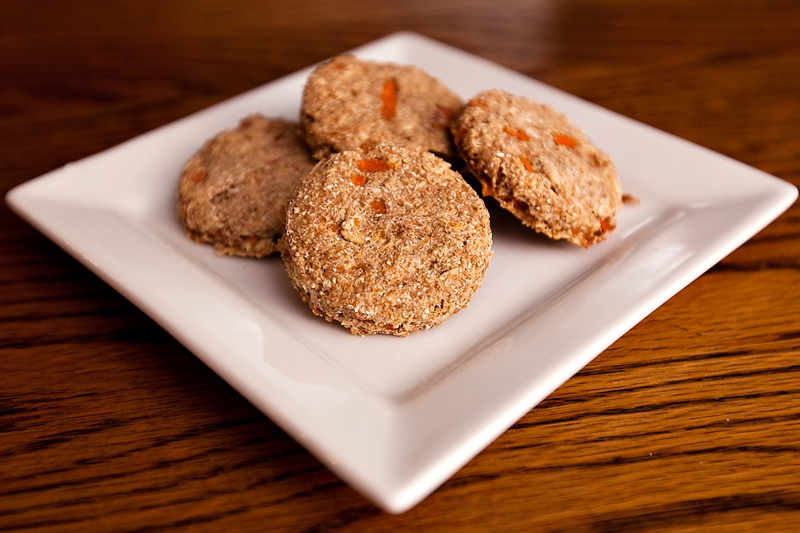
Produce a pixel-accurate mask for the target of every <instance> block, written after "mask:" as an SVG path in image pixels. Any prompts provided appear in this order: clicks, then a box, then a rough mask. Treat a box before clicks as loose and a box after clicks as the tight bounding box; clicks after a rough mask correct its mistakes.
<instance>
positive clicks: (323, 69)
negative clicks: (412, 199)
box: [300, 54, 463, 159]
mask: <svg viewBox="0 0 800 533" xmlns="http://www.w3.org/2000/svg"><path fill="white" fill-rule="evenodd" d="M462 105H463V102H462V100H461V98H460V97H459V96H458V95H457V94H455V93H454V92H452V91H451V90H450V89H448V88H447V87H446V86H445V85H444V84H443V83H442V82H441V81H439V80H438V79H436V78H434V77H432V76H430V75H429V74H427V73H426V72H425V71H423V70H421V69H420V68H418V67H415V66H411V65H396V64H392V63H380V62H375V61H367V60H362V59H358V58H356V57H355V56H352V55H349V54H346V55H342V56H337V57H335V58H333V59H331V60H329V61H327V62H325V63H323V64H321V65H319V66H318V67H317V68H316V69H314V71H313V72H312V73H311V75H310V76H309V77H308V81H307V82H306V85H305V88H304V90H303V101H302V105H301V112H300V122H301V124H302V126H303V130H304V132H305V139H306V142H307V143H308V145H309V146H310V147H311V149H312V151H313V153H314V157H316V158H318V159H322V158H323V157H325V156H327V155H329V154H331V153H332V152H339V151H343V150H352V149H354V148H361V147H365V146H374V145H376V144H381V143H392V144H398V145H413V146H417V147H419V148H422V149H425V150H430V151H431V152H434V153H436V154H438V155H441V156H443V157H445V158H447V157H451V156H453V155H454V154H455V153H456V152H455V148H454V147H453V144H452V141H451V139H450V135H449V133H448V125H449V121H450V119H451V117H452V116H453V114H454V113H455V112H457V111H458V110H459V109H460V108H461V106H462Z"/></svg>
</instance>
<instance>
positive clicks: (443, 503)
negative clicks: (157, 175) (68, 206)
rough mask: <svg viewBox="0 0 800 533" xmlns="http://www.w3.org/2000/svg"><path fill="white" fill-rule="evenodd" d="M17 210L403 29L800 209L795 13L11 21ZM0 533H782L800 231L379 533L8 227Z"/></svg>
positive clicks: (791, 479) (1, 84)
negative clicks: (75, 173) (80, 165)
mask: <svg viewBox="0 0 800 533" xmlns="http://www.w3.org/2000/svg"><path fill="white" fill-rule="evenodd" d="M0 12H2V16H0V73H2V74H0V131H2V134H0V135H2V142H0V184H1V185H2V192H3V193H4V194H5V192H7V191H8V190H9V189H11V188H12V187H14V186H16V185H17V184H19V183H22V182H24V181H27V180H29V179H32V178H34V177H36V176H38V175H40V174H43V173H44V172H47V171H49V170H52V169H54V168H58V167H59V166H61V165H63V164H65V163H67V162H69V161H74V160H76V159H80V158H82V157H85V156H88V155H90V154H93V153H95V152H98V151H100V150H103V149H106V148H108V147H111V146H114V145H115V144H117V143H120V142H122V141H124V140H127V139H129V138H131V137H133V136H135V135H138V134H140V133H144V132H146V131H149V130H151V129H153V128H155V127H158V126H160V125H163V124H167V123H169V122H171V121H173V120H175V119H178V118H180V117H183V116H185V115H187V114H189V113H192V112H194V111H197V110H199V109H202V108H205V107H207V106H209V105H211V104H213V103H216V102H219V101H222V100H225V99H227V98H229V97H231V96H234V95H236V94H239V93H241V92H243V91H246V90H248V89H251V88H254V87H257V86H259V85H261V84H263V83H267V82H269V81H271V80H274V79H276V78H278V77H280V76H282V75H285V74H288V73H291V72H293V71H295V70H297V69H300V68H303V67H306V66H308V65H310V64H312V63H314V62H316V61H320V60H322V59H324V58H326V57H329V56H331V55H334V54H337V53H340V52H343V51H346V50H348V49H350V48H353V47H355V46H358V45H361V44H364V43H366V42H369V41H371V40H373V39H375V38H378V37H380V36H382V35H385V34H387V33H390V32H393V31H399V30H413V31H418V32H420V33H423V34H426V35H428V36H430V37H433V38H435V39H438V40H441V41H443V42H446V43H448V44H451V45H454V46H456V47H459V48H462V49H464V50H467V51H468V52H471V53H475V54H478V55H480V56H483V57H486V58H487V59H490V60H492V61H496V62H498V63H500V64H503V65H506V66H509V67H511V68H514V69H516V70H518V71H520V72H523V73H524V74H527V75H530V76H533V77H536V78H537V79H540V80H542V81H544V82H546V83H549V84H551V85H554V86H556V87H558V88H560V89H563V90H565V91H568V92H570V93H572V94H575V95H577V96H579V97H581V98H585V99H587V100H589V101H592V102H595V103H597V104H599V105H602V106H604V107H607V108H609V109H612V110H614V111H617V112H619V113H622V114H624V115H627V116H630V117H632V118H634V119H636V120H640V121H642V122H645V123H647V124H650V125H652V126H654V127H657V128H659V129H663V130H665V131H668V132H670V133H672V134H675V135H678V136H680V137H683V138H686V139H688V140H690V141H692V142H695V143H698V144H700V145H703V146H706V147H708V148H710V149H712V150H715V151H718V152H721V153H723V154H725V155H728V156H730V157H732V158H734V159H737V160H740V161H743V162H744V163H747V164H749V165H752V166H755V167H757V168H759V169H761V170H764V171H766V172H769V173H772V174H774V175H777V176H778V177H780V178H782V179H784V180H787V181H789V182H791V183H793V184H794V185H795V186H800V97H799V95H800V4H797V3H796V2H791V1H778V0H773V1H770V0H765V1H762V2H751V1H746V0H733V1H728V2H723V1H722V0H710V1H707V2H694V1H691V2H690V1H688V0H680V1H666V0H648V1H642V2H635V1H632V0H606V1H603V2H599V1H594V0H565V1H559V2H556V1H544V0H539V1H523V0H517V1H506V0H500V1H497V2H492V3H487V2H479V1H477V0H466V1H455V0H425V1H421V0H412V1H409V2H404V3H399V2H389V1H384V0H380V1H367V0H331V1H329V2H325V3H316V2H308V1H305V0H303V1H296V0H295V1H288V0H275V1H270V2H255V1H251V0H235V1H230V2H214V1H211V0H203V1H196V2H189V1H186V0H167V1H164V0H161V1H153V0H137V1H133V0H116V1H110V2H103V3H97V2H89V1H86V0H77V1H73V2H55V1H52V0H47V1H40V2H23V1H21V0H7V1H5V2H3V6H2V8H0ZM0 217H1V218H0V247H2V248H1V252H0V289H1V290H0V321H2V322H1V323H2V326H0V531H26V532H38V531H48V532H53V531H54V532H60V531H87V530H91V531H141V530H147V531H262V530H270V531H398V530H399V531H403V530H410V529H414V530H417V529H423V530H425V529H429V530H448V531H532V530H533V531H614V532H625V531H704V532H705V531H753V530H762V531H793V530H796V529H797V527H798V526H797V524H800V483H798V480H800V449H798V448H799V447H800V445H799V444H798V441H799V440H800V439H799V438H798V437H800V304H799V303H798V302H800V209H799V208H798V207H797V205H794V206H792V207H791V208H790V209H789V210H788V211H787V212H786V213H785V214H784V215H782V216H781V217H780V218H779V219H778V220H777V221H775V222H774V223H773V224H771V225H770V226H769V227H767V228H766V229H765V230H764V231H762V232H761V233H759V234H758V235H756V236H755V237H754V238H753V239H751V240H750V241H749V242H747V243H746V244H744V245H743V246H742V247H741V248H739V249H738V250H736V251H735V252H733V253H732V254H730V255H729V256H728V257H727V258H725V259H724V260H723V261H721V262H720V263H719V264H718V265H716V266H715V267H713V268H712V269H711V270H709V271H708V272H707V273H706V274H705V275H703V276H701V277H700V278H699V279H698V280H696V281H695V282H694V283H692V284H691V285H690V286H689V287H687V288H686V289H685V290H683V291H681V292H680V293H679V294H677V295H676V296H674V297H673V298H672V299H670V300H669V301H668V302H667V303H666V304H665V305H663V306H662V307H661V308H659V309H658V310H656V311H655V312H654V313H652V314H651V315H650V316H648V317H647V318H646V319H645V320H643V321H642V322H641V323H640V324H639V325H637V326H636V327H635V328H633V329H632V330H631V331H630V332H629V333H628V334H626V335H625V336H624V337H622V338H621V339H620V340H619V341H618V342H616V343H615V344H614V345H612V346H611V347H610V348H609V349H608V350H606V351H605V352H604V353H602V354H601V355H600V356H598V357H597V358H596V359H595V360H594V361H593V362H592V363H591V364H589V365H588V366H587V367H586V368H585V369H584V370H583V371H581V372H580V373H579V374H578V375H576V376H575V377H574V378H573V379H571V380H569V381H568V382H567V383H566V384H565V385H563V386H562V387H561V388H559V389H558V390H557V391H556V392H554V393H553V394H552V395H551V396H550V397H549V398H547V399H546V400H545V401H544V402H543V403H542V404H540V405H539V406H538V407H536V408H535V409H533V410H532V411H531V412H530V413H528V414H527V415H526V416H525V417H523V418H522V420H520V421H519V422H518V423H517V424H516V425H514V426H513V427H512V428H511V429H510V430H509V431H507V432H506V433H505V434H503V435H502V436H501V437H500V438H498V439H497V441H495V442H494V443H493V444H492V445H490V446H489V447H488V448H487V449H486V450H485V451H484V452H483V453H481V454H480V455H478V456H477V457H476V458H475V459H474V460H472V461H471V462H470V463H469V464H468V465H467V466H466V467H465V468H463V469H462V470H461V471H460V472H458V473H457V474H456V475H455V476H454V477H453V478H452V479H451V480H450V481H448V482H447V483H445V484H444V485H443V486H442V487H441V488H440V489H439V490H437V491H436V492H435V493H434V494H433V495H431V496H430V497H429V498H427V499H426V500H425V501H423V502H422V503H421V504H419V505H418V506H417V507H415V508H414V509H412V510H410V511H409V512H407V513H405V514H403V515H399V516H391V515H387V514H385V513H383V512H381V511H379V510H378V509H376V508H375V507H374V506H372V505H371V504H370V503H368V502H367V501H366V500H364V499H363V498H362V497H361V496H359V495H358V494H356V493H355V492H353V491H352V490H351V489H350V488H348V487H347V486H346V485H344V484H343V483H342V482H341V481H339V480H338V479H337V478H336V477H335V476H333V474H331V473H330V472H328V471H327V470H326V469H325V468H324V467H323V466H321V464H320V463H319V462H318V461H316V460H315V459H314V458H313V457H312V456H311V455H309V454H308V453H307V452H306V451H305V450H304V449H303V448H302V447H301V446H299V445H298V444H297V443H295V442H294V441H293V440H292V439H291V438H289V437H288V436H287V435H286V434H285V433H284V432H283V431H282V430H280V429H279V428H278V427H277V426H275V425H274V424H273V423H272V422H271V421H270V420H269V419H268V418H266V417H265V416H263V415H262V414H261V413H259V412H258V411H257V410H256V409H255V408H254V407H252V406H251V405H250V404H249V403H247V402H246V401H245V400H244V399H243V398H242V397H241V396H239V395H238V394H237V393H236V392H235V391H233V390H232V389H231V388H230V387H229V386H228V385H226V384H225V383H224V382H223V381H222V380H221V379H220V378H218V377H217V376H216V375H215V374H214V373H213V372H211V371H210V370H209V369H208V368H206V367H205V366H204V365H203V364H202V363H200V362H199V361H198V360H197V359H196V358H195V357H194V356H193V355H192V354H191V353H189V352H188V351H187V350H186V349H184V348H183V347H181V346H180V345H179V344H178V343H177V342H176V341H175V340H174V339H172V338H171V337H170V336H169V335H167V334H166V333H165V332H164V331H163V330H162V329H161V328H159V327H158V326H157V325H156V324H155V323H154V322H153V321H152V320H150V319H149V318H148V317H147V316H145V315H144V314H143V313H142V312H141V311H139V310H138V309H137V308H136V307H134V306H133V305H132V304H131V303H129V302H128V301H126V300H125V299H124V298H122V297H121V296H120V295H118V294H117V293H116V292H114V291H113V290H112V289H110V288H109V287H108V286H107V285H105V284H104V283H103V282H102V281H100V280H99V279H98V278H97V277H95V276H94V275H93V274H91V273H90V272H89V271H88V270H86V269H85V268H84V267H82V266H81V265H80V264H79V263H78V262H77V261H75V260H74V259H72V258H71V257H70V256H68V255H67V254H66V253H64V252H63V251H61V250H60V249H59V248H58V247H57V246H56V245H54V244H52V243H51V242H49V241H48V240H47V239H46V238H45V237H44V236H42V235H41V234H39V233H37V232H36V231H35V230H34V229H33V228H31V227H30V226H28V225H27V224H26V223H24V222H23V221H21V220H20V219H19V218H17V217H16V216H15V215H13V214H12V213H11V212H10V211H9V209H8V208H7V207H6V206H2V207H0Z"/></svg>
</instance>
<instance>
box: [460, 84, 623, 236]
mask: <svg viewBox="0 0 800 533" xmlns="http://www.w3.org/2000/svg"><path fill="white" fill-rule="evenodd" d="M452 132H453V137H454V139H455V142H456V145H457V146H458V149H459V151H460V152H461V155H462V156H463V157H464V159H465V161H466V163H467V166H468V167H469V169H470V171H471V172H472V173H473V174H474V175H475V177H476V178H478V180H479V181H480V182H481V184H482V186H483V194H484V196H492V197H494V198H496V199H497V201H498V202H499V203H500V204H501V205H502V206H503V207H504V208H506V209H507V210H509V211H510V212H512V213H513V214H514V215H516V216H517V217H518V218H519V219H520V220H522V222H523V223H524V224H526V225H527V226H530V227H532V228H533V229H535V230H536V231H538V232H540V233H543V234H545V235H547V236H549V237H551V238H553V239H566V240H569V241H571V242H573V243H575V244H579V245H582V246H584V247H587V246H589V245H591V244H595V243H597V242H600V241H602V240H604V239H605V238H606V236H607V235H608V233H609V232H610V231H612V230H613V229H614V227H615V225H616V221H615V214H616V212H617V210H618V209H619V208H620V206H621V204H622V194H621V188H620V183H619V180H618V178H617V174H616V169H615V167H614V164H613V162H612V161H611V159H610V158H609V157H608V155H606V154H605V153H603V152H602V151H601V150H599V149H598V148H597V147H595V145H594V144H593V143H592V142H591V140H590V139H589V138H588V137H587V136H586V135H585V134H584V133H583V132H582V131H581V130H580V129H578V128H577V127H576V126H575V125H573V124H572V122H571V121H570V120H569V119H568V118H567V117H566V116H565V115H563V114H561V113H559V112H558V111H556V110H555V109H553V108H551V107H549V106H547V105H544V104H541V103H538V102H535V101H533V100H530V99H528V98H524V97H520V96H514V95H511V94H509V93H507V92H504V91H501V90H491V91H486V92H483V93H481V94H479V95H477V96H475V97H474V98H473V99H472V100H470V102H469V103H468V104H467V106H466V107H465V109H464V110H463V112H462V113H461V114H460V115H459V117H458V118H457V119H456V120H455V121H454V122H453V125H452Z"/></svg>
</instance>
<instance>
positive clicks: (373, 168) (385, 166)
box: [356, 159, 392, 172]
mask: <svg viewBox="0 0 800 533" xmlns="http://www.w3.org/2000/svg"><path fill="white" fill-rule="evenodd" d="M356 167H358V170H360V171H361V172H380V171H382V170H390V169H391V168H392V167H391V166H389V163H387V162H386V161H381V160H380V159H361V160H360V161H359V162H358V163H356Z"/></svg>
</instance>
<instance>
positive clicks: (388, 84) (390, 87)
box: [381, 80, 397, 120]
mask: <svg viewBox="0 0 800 533" xmlns="http://www.w3.org/2000/svg"><path fill="white" fill-rule="evenodd" d="M381 97H382V99H383V107H381V114H382V115H383V118H385V119H386V120H391V119H393V118H394V116H395V114H397V83H396V82H395V81H394V80H386V81H385V82H383V94H382V95H381Z"/></svg>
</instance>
